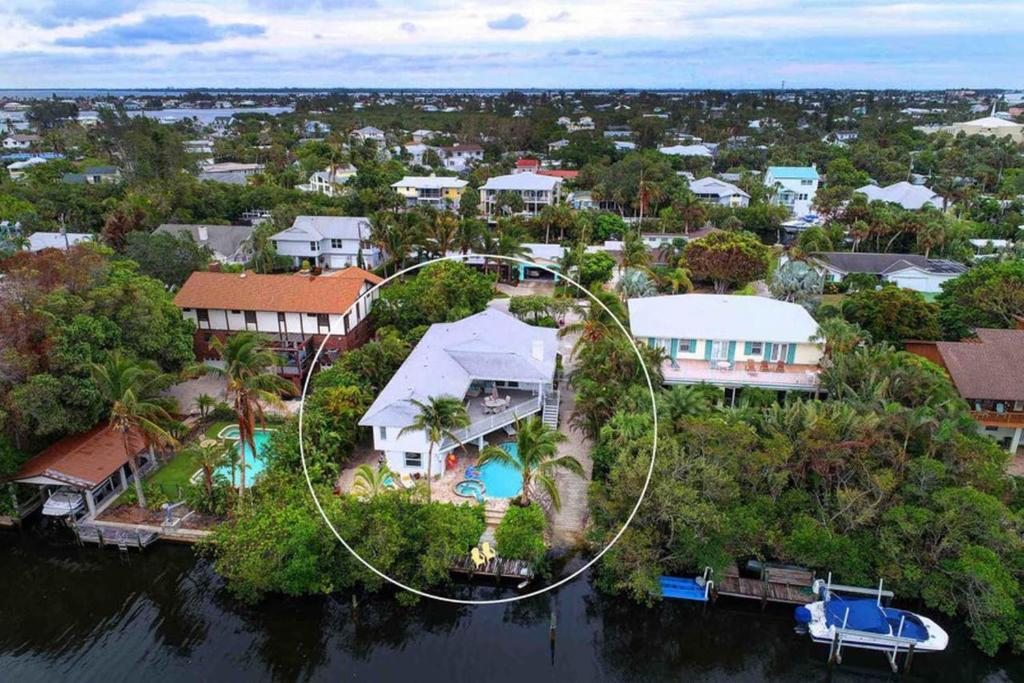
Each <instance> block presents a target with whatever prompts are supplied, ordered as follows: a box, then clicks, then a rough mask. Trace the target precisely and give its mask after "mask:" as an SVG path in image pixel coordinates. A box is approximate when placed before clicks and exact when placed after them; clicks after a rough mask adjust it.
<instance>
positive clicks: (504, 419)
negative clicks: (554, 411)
mask: <svg viewBox="0 0 1024 683" xmlns="http://www.w3.org/2000/svg"><path fill="white" fill-rule="evenodd" d="M540 408H541V397H540V396H535V397H533V398H531V399H529V400H526V401H523V402H521V403H517V404H516V405H514V406H512V407H510V408H506V409H505V410H503V411H501V412H500V413H495V414H494V415H488V416H487V417H485V418H483V419H482V420H476V421H475V422H472V423H470V425H469V426H468V427H466V428H465V429H458V430H455V432H454V433H455V436H456V437H457V438H458V441H454V440H452V439H445V440H444V441H443V442H442V443H441V450H447V449H450V448H453V447H455V446H457V445H459V443H463V444H465V443H469V442H470V441H472V440H473V439H475V438H477V437H480V436H483V435H484V434H489V433H490V432H493V431H494V430H496V429H501V428H502V427H504V426H506V425H510V424H512V423H513V422H515V421H516V420H518V419H521V418H524V417H526V416H527V415H532V414H533V413H536V412H538V411H539V410H540Z"/></svg>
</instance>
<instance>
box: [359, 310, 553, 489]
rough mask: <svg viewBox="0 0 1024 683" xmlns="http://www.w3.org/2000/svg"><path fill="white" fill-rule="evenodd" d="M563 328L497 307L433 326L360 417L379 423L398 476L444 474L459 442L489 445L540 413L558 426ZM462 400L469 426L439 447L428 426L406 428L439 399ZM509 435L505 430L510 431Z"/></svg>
mask: <svg viewBox="0 0 1024 683" xmlns="http://www.w3.org/2000/svg"><path fill="white" fill-rule="evenodd" d="M557 355H558V331H557V330H554V329H551V328H544V327H534V326H533V325H527V324H526V323H524V322H521V321H519V320H517V319H516V318H514V317H513V316H511V315H509V314H508V313H505V312H503V311H499V310H497V309H494V308H488V309H486V310H484V311H482V312H480V313H477V314H475V315H471V316H469V317H468V318H463V319H462V320H459V321H458V322H454V323H437V324H435V325H431V326H430V329H429V330H427V333H426V334H424V335H423V338H422V339H420V342H419V343H418V344H417V345H416V348H414V349H413V350H412V353H410V354H409V357H408V358H406V360H405V362H404V363H402V366H401V367H400V368H399V369H398V371H397V372H396V373H395V374H394V376H393V377H392V378H391V381H390V382H388V384H387V386H385V387H384V388H383V389H382V390H381V392H380V393H379V394H378V395H377V398H376V400H375V401H374V402H373V404H372V405H371V406H370V408H369V409H368V410H367V411H366V414H365V415H363V417H362V418H361V419H360V420H359V424H360V426H363V427H371V428H372V429H373V447H374V449H376V450H378V451H381V452H382V453H383V455H384V457H385V459H386V461H387V466H388V468H389V469H390V470H391V471H393V472H397V473H399V474H420V475H426V474H427V473H428V467H429V471H430V472H431V473H432V474H435V475H437V474H441V472H443V471H444V470H443V466H442V463H443V461H444V458H445V455H446V454H448V453H449V452H451V451H452V450H453V449H455V448H457V447H459V446H460V444H470V443H476V445H477V446H478V447H483V445H484V443H485V440H486V437H487V435H488V434H491V433H492V432H495V431H497V430H502V429H504V428H506V427H510V426H511V425H513V424H515V422H516V421H517V420H520V419H523V418H526V417H528V416H530V415H537V414H540V415H541V416H542V419H543V420H544V421H545V423H548V424H549V425H551V426H554V425H556V424H557V419H558V418H557V415H558V398H557V391H556V390H555V389H554V388H553V385H554V379H555V366H556V360H555V359H556V357H557ZM440 397H452V398H456V399H458V400H460V401H462V402H463V403H464V404H465V406H466V410H467V413H468V414H469V418H470V424H469V426H468V427H466V428H464V429H460V430H458V431H457V432H456V436H457V437H458V440H452V439H445V440H444V441H442V442H441V443H440V444H435V445H434V447H433V463H432V464H429V465H428V462H427V458H428V453H429V452H430V451H431V444H430V442H429V441H428V439H427V436H426V434H424V433H423V431H421V430H413V431H406V432H405V433H402V430H404V429H406V428H408V427H409V426H410V425H412V424H413V421H414V420H415V418H416V415H417V414H418V413H419V408H418V407H417V405H416V404H415V403H414V401H417V402H419V403H426V402H428V401H429V400H430V399H432V398H440ZM503 436H504V433H503Z"/></svg>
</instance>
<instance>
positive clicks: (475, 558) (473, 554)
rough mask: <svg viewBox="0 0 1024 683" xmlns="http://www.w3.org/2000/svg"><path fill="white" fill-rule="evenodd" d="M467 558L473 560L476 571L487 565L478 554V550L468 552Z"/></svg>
mask: <svg viewBox="0 0 1024 683" xmlns="http://www.w3.org/2000/svg"><path fill="white" fill-rule="evenodd" d="M469 557H470V559H472V560H473V566H474V567H475V568H477V569H480V567H482V566H484V565H485V564H487V561H486V560H485V559H484V556H483V555H481V554H480V549H479V548H473V549H472V550H471V551H469Z"/></svg>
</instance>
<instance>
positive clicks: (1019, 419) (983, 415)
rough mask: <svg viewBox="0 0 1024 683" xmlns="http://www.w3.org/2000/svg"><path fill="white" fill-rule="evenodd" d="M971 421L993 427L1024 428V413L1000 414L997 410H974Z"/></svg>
mask: <svg viewBox="0 0 1024 683" xmlns="http://www.w3.org/2000/svg"><path fill="white" fill-rule="evenodd" d="M971 419H973V420H974V421H975V422H980V423H981V424H987V425H991V426H996V425H1006V426H1007V427H1024V412H1020V411H1018V412H1002V413H1000V412H998V411H995V410H972V411H971Z"/></svg>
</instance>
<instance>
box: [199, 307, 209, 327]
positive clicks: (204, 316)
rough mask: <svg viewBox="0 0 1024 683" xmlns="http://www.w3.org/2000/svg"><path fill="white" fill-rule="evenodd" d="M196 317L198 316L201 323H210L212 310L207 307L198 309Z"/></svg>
mask: <svg viewBox="0 0 1024 683" xmlns="http://www.w3.org/2000/svg"><path fill="white" fill-rule="evenodd" d="M196 318H198V319H199V322H201V323H206V324H207V325H209V324H210V312H209V311H208V310H206V309H205V308H197V309H196Z"/></svg>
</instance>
